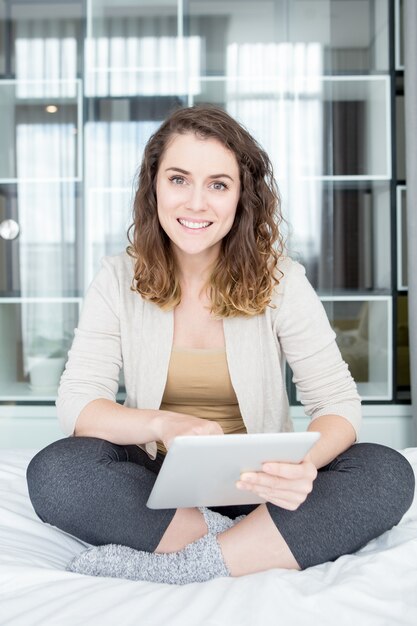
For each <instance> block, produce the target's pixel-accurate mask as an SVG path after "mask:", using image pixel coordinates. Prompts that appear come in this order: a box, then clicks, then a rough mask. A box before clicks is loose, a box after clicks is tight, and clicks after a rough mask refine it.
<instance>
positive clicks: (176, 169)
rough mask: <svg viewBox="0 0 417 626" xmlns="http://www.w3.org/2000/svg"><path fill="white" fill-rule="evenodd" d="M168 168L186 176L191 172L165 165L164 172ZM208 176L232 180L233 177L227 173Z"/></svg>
mask: <svg viewBox="0 0 417 626" xmlns="http://www.w3.org/2000/svg"><path fill="white" fill-rule="evenodd" d="M169 170H173V171H174V172H181V174H185V175H186V176H190V174H191V172H187V170H183V169H182V168H181V167H167V168H166V170H165V171H166V172H168V171H169ZM209 178H230V180H232V181H233V178H232V177H231V176H229V174H210V176H209Z"/></svg>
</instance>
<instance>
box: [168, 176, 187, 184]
mask: <svg viewBox="0 0 417 626" xmlns="http://www.w3.org/2000/svg"><path fill="white" fill-rule="evenodd" d="M169 180H170V181H171V182H172V183H174V185H182V184H183V183H184V182H185V181H184V179H183V177H182V176H172V177H171V178H170V179H169Z"/></svg>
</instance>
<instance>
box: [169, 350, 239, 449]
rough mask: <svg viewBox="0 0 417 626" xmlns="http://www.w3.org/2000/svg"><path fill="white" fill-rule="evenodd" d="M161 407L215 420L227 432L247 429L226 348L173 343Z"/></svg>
mask: <svg viewBox="0 0 417 626" xmlns="http://www.w3.org/2000/svg"><path fill="white" fill-rule="evenodd" d="M160 409H161V410H164V411H175V412H176V413H186V414H187V415H193V416H194V417H200V418H202V419H209V420H213V421H216V422H218V423H219V424H220V426H221V427H222V429H223V431H224V433H226V434H230V433H246V427H245V424H244V422H243V419H242V415H241V413H240V409H239V404H238V402H237V398H236V394H235V391H234V389H233V386H232V381H231V380H230V375H229V368H228V365H227V359H226V350H225V349H224V348H214V349H199V348H196V349H192V348H176V347H173V348H172V352H171V358H170V361H169V368H168V377H167V382H166V386H165V391H164V395H163V398H162V403H161V406H160ZM157 445H158V450H159V452H162V453H163V454H165V453H166V449H165V446H164V445H163V444H162V443H160V442H158V443H157Z"/></svg>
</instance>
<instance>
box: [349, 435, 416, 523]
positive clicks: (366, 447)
mask: <svg viewBox="0 0 417 626" xmlns="http://www.w3.org/2000/svg"><path fill="white" fill-rule="evenodd" d="M349 457H351V458H350V462H353V464H354V465H358V466H359V470H360V471H359V475H360V480H361V484H362V485H363V489H364V491H366V490H368V491H369V492H370V493H371V494H372V495H373V496H374V497H376V498H378V499H379V500H380V502H381V504H383V505H384V506H385V507H386V509H387V512H388V511H391V513H392V519H393V524H392V525H394V524H396V523H398V522H399V521H400V519H401V518H402V517H403V515H404V514H405V513H406V511H407V510H408V509H409V508H410V506H411V503H412V502H413V498H414V493H415V475H414V471H413V468H412V466H411V464H410V463H409V461H408V460H407V459H406V457H405V456H404V455H403V454H401V452H398V450H395V449H394V448H390V447H388V446H384V445H381V444H377V443H358V444H355V445H354V446H352V448H350V449H349V450H348V451H347V458H348V459H349ZM348 462H349V460H348Z"/></svg>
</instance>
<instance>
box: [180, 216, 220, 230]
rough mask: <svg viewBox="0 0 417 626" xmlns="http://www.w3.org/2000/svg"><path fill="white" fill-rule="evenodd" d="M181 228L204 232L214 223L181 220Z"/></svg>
mask: <svg viewBox="0 0 417 626" xmlns="http://www.w3.org/2000/svg"><path fill="white" fill-rule="evenodd" d="M177 222H179V224H181V226H185V228H190V229H191V230H204V229H205V228H208V227H209V226H211V225H212V223H213V222H193V221H191V220H184V219H181V218H179V219H178V220H177Z"/></svg>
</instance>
